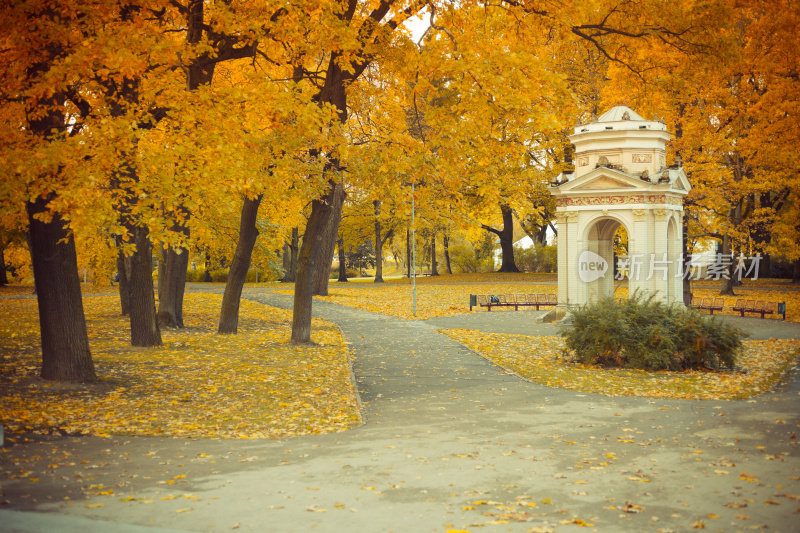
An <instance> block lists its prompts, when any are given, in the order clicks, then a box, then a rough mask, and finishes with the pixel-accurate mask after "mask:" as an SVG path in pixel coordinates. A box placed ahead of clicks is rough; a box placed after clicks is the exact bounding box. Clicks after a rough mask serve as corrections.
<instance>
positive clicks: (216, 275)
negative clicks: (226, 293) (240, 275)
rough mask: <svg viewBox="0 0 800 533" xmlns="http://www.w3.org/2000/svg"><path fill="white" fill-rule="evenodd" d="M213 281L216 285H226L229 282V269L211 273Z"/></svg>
mask: <svg viewBox="0 0 800 533" xmlns="http://www.w3.org/2000/svg"><path fill="white" fill-rule="evenodd" d="M210 273H211V281H212V282H214V283H225V282H226V281H228V269H227V268H216V269H214V270H212V271H211V272H210Z"/></svg>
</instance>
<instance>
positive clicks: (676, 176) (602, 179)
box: [551, 167, 691, 196]
mask: <svg viewBox="0 0 800 533" xmlns="http://www.w3.org/2000/svg"><path fill="white" fill-rule="evenodd" d="M689 189H691V185H689V180H687V179H686V174H685V173H684V172H683V170H682V169H679V170H676V169H664V170H663V171H662V172H659V173H657V174H655V175H652V176H646V179H642V177H641V176H640V175H638V174H628V173H627V172H624V171H623V170H618V169H615V168H608V167H598V168H596V169H594V170H592V171H591V172H588V173H586V174H584V175H582V176H578V177H572V178H571V179H569V180H568V181H567V182H561V183H560V184H559V186H558V187H554V188H552V189H551V190H552V192H553V194H554V195H556V196H562V195H570V194H586V193H592V194H596V193H598V192H604V193H612V194H613V193H618V192H623V193H626V194H630V193H651V194H652V193H658V194H662V193H664V192H667V191H674V192H676V193H678V194H681V195H685V194H686V193H687V192H688V191H689Z"/></svg>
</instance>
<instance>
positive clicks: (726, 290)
mask: <svg viewBox="0 0 800 533" xmlns="http://www.w3.org/2000/svg"><path fill="white" fill-rule="evenodd" d="M721 253H722V255H723V256H726V255H727V256H728V257H730V255H731V240H730V237H728V236H727V235H725V236H724V237H723V238H722V252H721ZM731 263H733V261H731ZM734 266H735V265H733V264H731V267H730V268H728V276H727V278H726V277H722V278H721V281H722V286H721V287H720V289H719V294H720V296H736V294H734V292H733V285H734V279H733V275H732V274H733V267H734Z"/></svg>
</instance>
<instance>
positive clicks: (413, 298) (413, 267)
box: [411, 181, 417, 316]
mask: <svg viewBox="0 0 800 533" xmlns="http://www.w3.org/2000/svg"><path fill="white" fill-rule="evenodd" d="M411 312H412V314H413V315H414V316H417V239H416V236H415V234H414V182H413V181H412V182H411Z"/></svg>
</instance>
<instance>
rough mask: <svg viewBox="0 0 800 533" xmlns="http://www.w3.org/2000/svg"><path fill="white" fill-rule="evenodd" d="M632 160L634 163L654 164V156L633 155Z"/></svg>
mask: <svg viewBox="0 0 800 533" xmlns="http://www.w3.org/2000/svg"><path fill="white" fill-rule="evenodd" d="M632 159H633V162H634V163H652V162H653V154H633V156H632Z"/></svg>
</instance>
